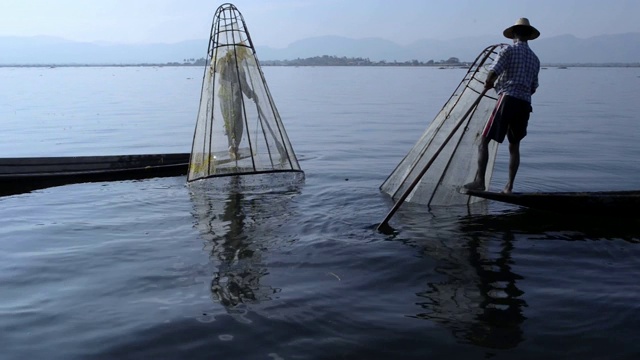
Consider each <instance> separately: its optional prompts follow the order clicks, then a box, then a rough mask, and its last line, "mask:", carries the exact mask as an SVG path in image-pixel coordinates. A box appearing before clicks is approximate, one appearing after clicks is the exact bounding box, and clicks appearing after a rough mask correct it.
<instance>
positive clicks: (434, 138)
mask: <svg viewBox="0 0 640 360" xmlns="http://www.w3.org/2000/svg"><path fill="white" fill-rule="evenodd" d="M504 46H506V45H505V44H498V45H493V46H490V47H488V48H486V49H485V50H484V51H483V52H482V53H481V54H480V55H479V56H478V57H477V58H476V61H475V62H474V63H473V65H472V66H471V67H470V68H469V71H468V72H467V73H466V74H465V77H464V79H463V80H462V82H460V84H459V85H458V87H457V88H456V90H455V91H454V92H453V94H452V95H451V97H450V98H449V100H448V101H447V103H446V104H445V105H444V106H443V108H442V110H440V112H439V113H438V115H436V117H435V119H434V120H433V121H432V122H431V124H430V125H429V127H428V128H427V130H426V131H425V132H424V134H423V135H422V137H421V138H420V140H418V142H417V143H416V144H415V145H414V147H413V148H412V149H411V150H410V151H409V153H408V154H407V155H406V156H405V157H404V159H402V161H401V162H400V163H399V164H398V166H397V167H396V168H395V170H394V171H393V172H392V173H391V175H389V177H388V178H387V179H386V180H385V181H384V183H383V184H382V185H381V186H380V189H381V190H382V191H383V192H385V193H387V194H389V195H391V197H392V198H393V199H394V200H397V199H399V198H401V197H402V196H403V195H405V192H407V191H410V193H409V194H407V195H406V198H405V200H404V201H409V202H414V203H418V204H426V205H430V206H432V205H461V204H467V203H469V202H474V201H481V199H479V198H475V197H470V196H468V195H463V194H460V193H459V191H458V190H459V188H460V186H462V185H464V184H465V183H468V182H471V181H472V180H473V178H474V176H475V171H476V169H477V162H478V150H477V149H478V145H479V142H480V139H481V137H482V132H483V130H484V127H485V125H486V123H487V120H488V119H489V117H490V115H491V113H492V111H493V109H494V107H495V104H496V101H497V98H496V96H491V95H488V94H489V93H492V94H495V92H494V91H490V92H487V93H486V94H484V95H483V90H484V81H485V79H486V78H487V73H488V70H487V68H488V66H489V65H491V63H492V62H493V59H495V57H496V56H497V54H498V53H499V52H500V50H501V49H502V48H503V47H504ZM481 95H482V96H481ZM497 149H498V145H497V143H495V142H494V141H492V142H491V143H490V144H489V161H488V164H487V172H486V177H485V183H486V184H489V183H490V181H491V176H492V173H493V164H494V162H495V155H496V152H497ZM412 186H414V187H413V189H411V187H412Z"/></svg>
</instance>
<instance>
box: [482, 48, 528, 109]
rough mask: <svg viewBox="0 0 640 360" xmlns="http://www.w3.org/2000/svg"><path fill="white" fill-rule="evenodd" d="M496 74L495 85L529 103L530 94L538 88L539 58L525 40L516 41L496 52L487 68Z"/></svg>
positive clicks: (501, 90) (499, 89) (497, 89)
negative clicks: (495, 56)
mask: <svg viewBox="0 0 640 360" xmlns="http://www.w3.org/2000/svg"><path fill="white" fill-rule="evenodd" d="M489 70H493V72H495V73H496V75H498V76H499V77H498V80H497V81H496V84H495V87H496V91H497V92H498V94H505V95H510V96H513V97H516V98H518V99H522V100H525V101H528V102H529V103H531V95H532V94H533V93H534V92H535V91H536V89H537V88H538V72H539V71H540V60H538V57H537V56H536V54H534V53H533V51H532V50H531V48H529V45H528V44H527V42H526V41H516V42H515V43H514V44H513V45H509V46H507V47H506V48H505V49H504V50H502V51H501V52H500V54H498V57H497V58H496V59H495V60H494V62H493V64H492V65H491V67H490V68H489Z"/></svg>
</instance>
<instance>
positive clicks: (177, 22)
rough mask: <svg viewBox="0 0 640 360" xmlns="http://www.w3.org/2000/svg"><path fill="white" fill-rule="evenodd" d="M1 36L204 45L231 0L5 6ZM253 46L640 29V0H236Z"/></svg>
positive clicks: (79, 0)
mask: <svg viewBox="0 0 640 360" xmlns="http://www.w3.org/2000/svg"><path fill="white" fill-rule="evenodd" d="M1 3H2V7H1V11H0V36H34V35H48V36H56V37H62V38H65V39H69V40H78V41H107V42H116V43H159V42H168V43H172V42H178V41H182V40H190V39H206V38H208V37H209V30H210V29H211V23H212V19H213V15H214V13H215V10H216V8H217V7H218V6H220V5H221V4H223V2H214V1H211V0H1ZM232 3H233V4H234V5H236V7H237V8H238V10H240V12H241V13H242V15H243V16H244V18H245V21H246V23H247V27H248V29H249V32H250V33H251V37H252V39H253V43H254V44H255V45H257V46H271V47H284V46H286V45H288V44H290V43H291V42H293V41H296V40H299V39H302V38H306V37H312V36H322V35H340V36H345V37H350V38H356V39H359V38H366V37H381V38H385V39H389V40H392V41H395V42H397V43H400V44H408V43H410V42H412V41H415V40H417V39H422V38H431V39H454V38H457V37H464V36H470V35H471V36H473V35H493V34H501V33H502V30H504V28H506V27H508V26H510V25H512V24H513V23H514V22H515V20H516V19H517V18H519V17H528V18H529V20H530V21H531V23H532V25H534V26H535V27H537V28H538V30H540V32H541V33H542V35H541V36H543V37H544V36H555V35H563V34H572V35H575V36H577V37H579V38H587V37H591V36H595V35H601V34H617V33H626V32H640V21H638V17H639V15H640V1H638V0H608V1H605V0H508V1H507V0H236V1H233V2H232Z"/></svg>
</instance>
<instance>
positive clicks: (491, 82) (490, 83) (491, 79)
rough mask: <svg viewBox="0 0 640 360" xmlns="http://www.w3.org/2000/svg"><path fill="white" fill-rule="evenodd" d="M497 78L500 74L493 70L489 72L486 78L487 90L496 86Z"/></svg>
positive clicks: (485, 86)
mask: <svg viewBox="0 0 640 360" xmlns="http://www.w3.org/2000/svg"><path fill="white" fill-rule="evenodd" d="M497 78H498V75H496V73H495V72H493V70H491V71H489V73H488V74H487V80H485V82H484V88H485V89H487V90H489V89H491V88H493V87H494V86H495V82H496V79H497Z"/></svg>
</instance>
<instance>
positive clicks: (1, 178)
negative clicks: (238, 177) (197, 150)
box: [0, 153, 190, 195]
mask: <svg viewBox="0 0 640 360" xmlns="http://www.w3.org/2000/svg"><path fill="white" fill-rule="evenodd" d="M189 156H190V154H189V153H175V154H140V155H106V156H67V157H17V158H0V195H11V194H18V193H23V192H29V191H32V190H36V189H42V188H48V187H53V186H60V185H66V184H73V183H83V182H99V181H118V180H137V179H146V178H153V177H169V176H181V175H186V174H187V170H188V167H189Z"/></svg>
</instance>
